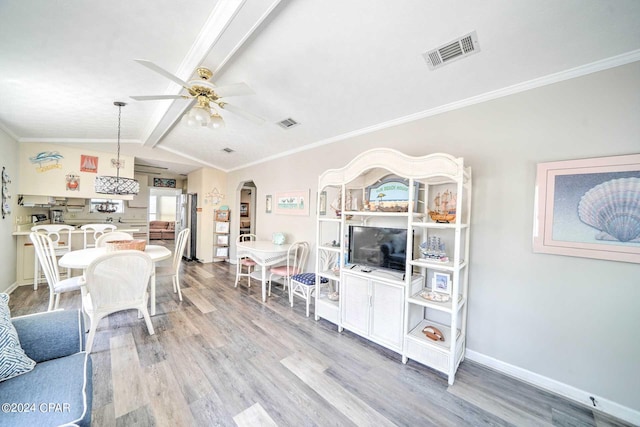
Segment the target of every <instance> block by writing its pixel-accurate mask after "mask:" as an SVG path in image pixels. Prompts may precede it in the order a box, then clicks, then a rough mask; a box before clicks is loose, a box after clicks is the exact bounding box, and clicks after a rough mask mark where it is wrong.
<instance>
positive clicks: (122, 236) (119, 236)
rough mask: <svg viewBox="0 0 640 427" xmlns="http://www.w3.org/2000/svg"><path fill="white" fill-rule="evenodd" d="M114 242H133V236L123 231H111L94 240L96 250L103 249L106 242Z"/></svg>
mask: <svg viewBox="0 0 640 427" xmlns="http://www.w3.org/2000/svg"><path fill="white" fill-rule="evenodd" d="M114 240H133V236H132V235H131V234H129V233H125V232H124V231H111V232H109V233H105V234H103V235H102V236H100V237H98V239H97V240H96V248H104V247H105V246H106V245H107V242H113V241H114Z"/></svg>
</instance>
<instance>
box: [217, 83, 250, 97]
mask: <svg viewBox="0 0 640 427" xmlns="http://www.w3.org/2000/svg"><path fill="white" fill-rule="evenodd" d="M214 91H215V93H216V95H218V98H226V97H228V96H243V95H255V92H254V91H253V89H251V88H250V87H249V85H247V84H246V83H234V84H230V85H225V86H220V87H216V88H215V89H214Z"/></svg>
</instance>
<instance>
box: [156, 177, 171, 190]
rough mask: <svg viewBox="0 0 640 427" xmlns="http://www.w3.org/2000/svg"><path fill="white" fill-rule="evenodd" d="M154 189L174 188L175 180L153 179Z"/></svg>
mask: <svg viewBox="0 0 640 427" xmlns="http://www.w3.org/2000/svg"><path fill="white" fill-rule="evenodd" d="M153 186H154V187H166V188H176V180H175V179H170V178H153Z"/></svg>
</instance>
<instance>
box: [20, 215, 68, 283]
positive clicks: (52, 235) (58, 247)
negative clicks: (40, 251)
mask: <svg viewBox="0 0 640 427" xmlns="http://www.w3.org/2000/svg"><path fill="white" fill-rule="evenodd" d="M73 230H75V228H73V227H72V226H70V225H63V224H49V225H36V226H33V227H31V231H35V232H36V233H42V234H45V235H46V236H47V237H49V239H51V242H52V244H53V248H54V252H55V254H56V257H59V256H62V255H64V254H66V253H67V252H70V251H71V232H72V231H73ZM34 264H35V265H34V273H33V274H34V276H33V289H34V290H37V289H38V282H39V281H40V268H39V264H40V263H39V262H38V259H37V257H36V259H35V262H34ZM69 277H71V269H70V268H67V278H69Z"/></svg>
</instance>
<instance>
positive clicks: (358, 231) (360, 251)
mask: <svg viewBox="0 0 640 427" xmlns="http://www.w3.org/2000/svg"><path fill="white" fill-rule="evenodd" d="M406 249H407V230H406V229H404V228H388V227H366V226H359V225H351V226H349V263H351V264H358V265H364V266H368V267H380V268H389V269H392V270H401V271H404V270H405V266H406V262H407V254H406Z"/></svg>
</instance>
